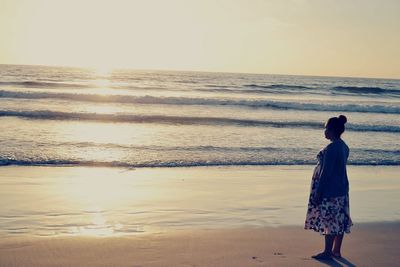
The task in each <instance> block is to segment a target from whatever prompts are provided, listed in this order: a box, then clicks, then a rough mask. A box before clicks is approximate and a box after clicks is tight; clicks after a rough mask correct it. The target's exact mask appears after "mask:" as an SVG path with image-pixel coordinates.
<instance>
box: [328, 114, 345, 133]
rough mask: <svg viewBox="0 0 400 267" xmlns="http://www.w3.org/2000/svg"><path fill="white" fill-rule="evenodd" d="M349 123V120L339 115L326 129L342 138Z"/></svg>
mask: <svg viewBox="0 0 400 267" xmlns="http://www.w3.org/2000/svg"><path fill="white" fill-rule="evenodd" d="M346 122H347V118H346V116H344V115H339V117H332V118H330V119H329V120H328V121H327V122H326V124H325V128H327V129H330V130H332V131H333V132H334V133H335V135H336V136H337V137H340V136H341V135H342V133H343V132H344V125H345V124H346Z"/></svg>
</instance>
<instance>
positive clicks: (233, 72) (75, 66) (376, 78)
mask: <svg viewBox="0 0 400 267" xmlns="http://www.w3.org/2000/svg"><path fill="white" fill-rule="evenodd" d="M0 65H10V66H32V67H35V66H36V67H59V68H77V69H79V68H82V69H97V68H99V66H97V67H96V66H90V65H88V66H79V65H58V64H47V65H46V64H15V63H0ZM109 69H110V70H132V71H165V72H168V71H170V72H203V73H225V74H246V75H276V76H303V77H324V78H350V79H374V80H400V76H399V78H393V77H365V76H340V75H312V74H283V73H260V72H235V71H210V70H194V69H191V70H179V69H157V68H154V69H147V68H143V69H141V68H134V67H111V68H109Z"/></svg>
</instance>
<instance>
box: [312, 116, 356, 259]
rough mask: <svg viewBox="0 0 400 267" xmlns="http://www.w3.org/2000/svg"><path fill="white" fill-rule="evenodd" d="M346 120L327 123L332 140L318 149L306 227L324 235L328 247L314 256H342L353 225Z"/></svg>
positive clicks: (326, 131)
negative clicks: (345, 134) (344, 237)
mask: <svg viewBox="0 0 400 267" xmlns="http://www.w3.org/2000/svg"><path fill="white" fill-rule="evenodd" d="M346 122H347V118H346V117H345V116H343V115H340V116H339V117H333V118H330V119H329V120H328V121H327V123H326V124H325V138H327V139H329V140H330V141H331V143H330V144H329V145H327V146H326V147H325V148H324V149H322V150H321V151H320V152H319V153H318V156H317V158H318V164H317V166H316V167H315V169H314V174H313V177H312V182H311V192H310V198H309V203H308V210H307V216H306V222H305V229H312V230H314V231H316V232H319V233H321V234H322V235H324V236H325V250H324V251H323V252H322V253H319V254H317V255H314V256H312V257H313V258H315V259H320V260H328V259H331V258H332V256H333V257H341V254H340V248H341V245H342V241H343V235H344V233H350V226H351V225H352V222H351V218H350V209H349V182H348V179H347V172H346V163H347V158H348V157H349V147H348V146H347V145H346V143H345V142H344V141H343V140H342V139H341V138H340V136H341V135H342V133H343V132H344V129H345V127H344V125H345V123H346Z"/></svg>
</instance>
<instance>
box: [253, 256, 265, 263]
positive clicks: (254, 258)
mask: <svg viewBox="0 0 400 267" xmlns="http://www.w3.org/2000/svg"><path fill="white" fill-rule="evenodd" d="M251 259H252V260H255V261H258V262H264V261H263V260H262V259H260V258H259V257H256V256H253V257H251Z"/></svg>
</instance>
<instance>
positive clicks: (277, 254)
mask: <svg viewBox="0 0 400 267" xmlns="http://www.w3.org/2000/svg"><path fill="white" fill-rule="evenodd" d="M399 236H400V224H398V223H380V224H361V225H357V226H355V227H354V231H353V233H351V234H350V235H347V236H346V237H345V243H344V246H343V251H342V253H343V258H342V259H336V260H332V261H316V260H313V259H311V258H310V256H311V255H312V254H313V253H315V252H317V251H318V250H319V249H320V248H321V247H322V238H321V237H320V236H319V235H318V234H316V233H313V232H310V231H305V230H303V229H301V227H276V228H241V229H224V230H222V229H220V230H183V231H172V232H163V233H152V234H142V235H137V236H130V237H105V238H102V237H63V238H61V237H59V238H37V239H29V238H24V239H18V240H8V241H7V242H4V241H2V242H1V243H0V266H127V267H128V266H129V267H133V266H136V267H138V266H220V267H222V266H238V267H239V266H240V267H241V266H398V264H399V255H398V251H399V250H400V245H399V242H398V237H399Z"/></svg>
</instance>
